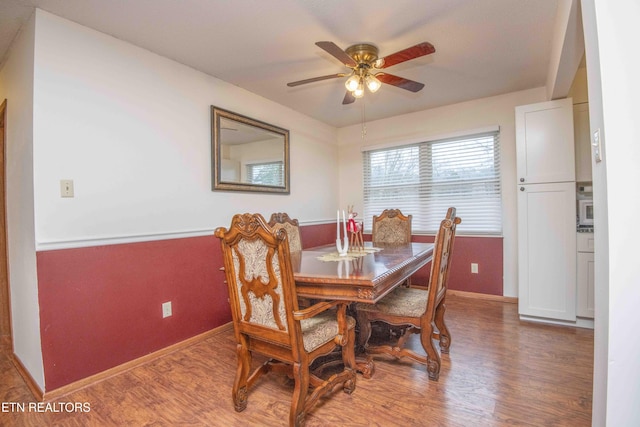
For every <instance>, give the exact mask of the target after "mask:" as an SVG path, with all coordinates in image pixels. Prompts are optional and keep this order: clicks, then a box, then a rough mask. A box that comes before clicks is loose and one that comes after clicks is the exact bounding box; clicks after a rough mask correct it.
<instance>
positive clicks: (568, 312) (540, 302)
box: [515, 98, 577, 323]
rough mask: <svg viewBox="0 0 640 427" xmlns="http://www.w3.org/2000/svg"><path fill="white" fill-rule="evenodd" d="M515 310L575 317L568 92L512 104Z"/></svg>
mask: <svg viewBox="0 0 640 427" xmlns="http://www.w3.org/2000/svg"><path fill="white" fill-rule="evenodd" d="M515 112H516V155H517V180H518V182H517V186H518V187H517V189H518V191H517V193H518V310H519V313H520V316H521V318H529V319H531V320H538V321H548V322H549V321H551V322H552V323H554V322H555V323H563V322H564V323H569V322H575V321H576V257H577V251H576V185H575V140H574V134H573V103H572V100H571V99H570V98H568V99H562V100H556V101H549V102H541V103H537V104H531V105H523V106H519V107H516V111H515Z"/></svg>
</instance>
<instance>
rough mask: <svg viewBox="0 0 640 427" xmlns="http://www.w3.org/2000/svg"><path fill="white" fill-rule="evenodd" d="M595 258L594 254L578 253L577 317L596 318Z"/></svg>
mask: <svg viewBox="0 0 640 427" xmlns="http://www.w3.org/2000/svg"><path fill="white" fill-rule="evenodd" d="M594 283H595V279H594V256H593V252H591V253H588V252H578V305H577V315H578V316H580V317H590V318H593V317H594V312H595V309H594V308H595V294H594Z"/></svg>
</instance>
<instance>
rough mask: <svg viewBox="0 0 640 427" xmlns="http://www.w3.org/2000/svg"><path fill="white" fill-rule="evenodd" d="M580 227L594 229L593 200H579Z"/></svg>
mask: <svg viewBox="0 0 640 427" xmlns="http://www.w3.org/2000/svg"><path fill="white" fill-rule="evenodd" d="M578 226H580V227H593V199H584V200H578Z"/></svg>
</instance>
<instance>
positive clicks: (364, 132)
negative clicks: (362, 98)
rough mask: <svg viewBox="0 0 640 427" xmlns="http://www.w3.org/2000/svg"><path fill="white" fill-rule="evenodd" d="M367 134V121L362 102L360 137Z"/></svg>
mask: <svg viewBox="0 0 640 427" xmlns="http://www.w3.org/2000/svg"><path fill="white" fill-rule="evenodd" d="M366 136H367V122H366V121H365V111H364V102H362V139H364V138H365V137H366Z"/></svg>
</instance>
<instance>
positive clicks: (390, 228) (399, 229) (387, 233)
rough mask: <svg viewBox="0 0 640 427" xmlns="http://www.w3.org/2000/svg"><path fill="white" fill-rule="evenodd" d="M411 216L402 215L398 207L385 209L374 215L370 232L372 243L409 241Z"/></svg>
mask: <svg viewBox="0 0 640 427" xmlns="http://www.w3.org/2000/svg"><path fill="white" fill-rule="evenodd" d="M411 218H412V216H411V215H408V216H405V215H403V214H402V212H401V211H400V209H385V210H384V211H382V213H381V214H380V215H374V216H373V228H372V232H371V240H372V241H373V244H374V245H375V244H376V243H387V244H404V243H409V242H411Z"/></svg>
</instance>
